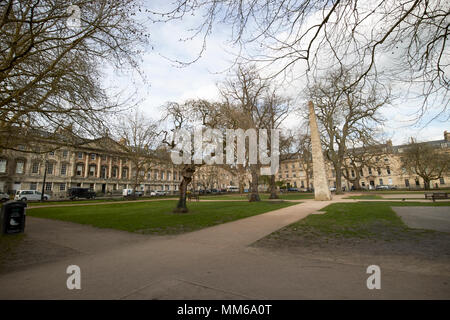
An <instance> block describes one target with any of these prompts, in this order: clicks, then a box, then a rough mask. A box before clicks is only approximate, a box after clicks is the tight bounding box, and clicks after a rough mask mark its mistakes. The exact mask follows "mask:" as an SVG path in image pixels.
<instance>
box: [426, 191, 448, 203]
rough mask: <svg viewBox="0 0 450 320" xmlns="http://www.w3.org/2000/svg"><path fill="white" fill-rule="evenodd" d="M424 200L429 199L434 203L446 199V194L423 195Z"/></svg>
mask: <svg viewBox="0 0 450 320" xmlns="http://www.w3.org/2000/svg"><path fill="white" fill-rule="evenodd" d="M425 199H431V200H433V201H436V199H448V192H432V193H425Z"/></svg>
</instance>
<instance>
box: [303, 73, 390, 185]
mask: <svg viewBox="0 0 450 320" xmlns="http://www.w3.org/2000/svg"><path fill="white" fill-rule="evenodd" d="M355 77H357V75H355V74H354V73H352V72H350V71H349V70H345V69H339V70H337V71H330V72H329V73H327V74H326V76H325V77H323V78H320V79H317V80H316V82H315V83H314V84H312V85H310V86H309V87H308V88H307V89H306V93H307V95H308V97H309V99H310V100H311V101H313V102H314V105H315V111H316V116H317V120H318V124H319V130H320V131H321V138H322V145H323V146H324V148H325V154H326V156H327V158H328V160H329V161H331V163H332V164H333V166H334V169H335V172H336V184H337V186H336V191H337V192H340V191H341V173H342V167H343V164H344V159H345V157H346V156H347V150H348V147H349V144H350V142H351V143H352V147H355V146H358V147H362V146H368V145H374V144H376V143H377V141H376V139H375V137H376V136H377V133H378V127H379V125H380V124H381V123H382V121H383V118H382V117H381V116H380V112H379V111H380V109H381V108H382V107H383V106H385V105H386V104H388V103H389V100H390V92H389V90H385V89H384V88H383V87H380V86H379V85H378V84H377V83H370V82H359V83H358V84H357V85H356V86H349V85H348V84H349V83H352V82H353V81H354V79H355Z"/></svg>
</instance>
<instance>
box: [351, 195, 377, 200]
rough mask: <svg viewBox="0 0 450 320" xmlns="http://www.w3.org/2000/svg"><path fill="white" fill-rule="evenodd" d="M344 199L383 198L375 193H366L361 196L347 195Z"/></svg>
mask: <svg viewBox="0 0 450 320" xmlns="http://www.w3.org/2000/svg"><path fill="white" fill-rule="evenodd" d="M344 199H366V200H371V199H383V197H382V196H378V195H376V194H367V195H362V196H349V197H346V198H344Z"/></svg>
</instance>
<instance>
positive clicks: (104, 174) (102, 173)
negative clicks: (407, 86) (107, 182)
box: [100, 166, 106, 179]
mask: <svg viewBox="0 0 450 320" xmlns="http://www.w3.org/2000/svg"><path fill="white" fill-rule="evenodd" d="M100 175H101V177H102V179H106V167H105V166H103V167H102V171H101V172H100Z"/></svg>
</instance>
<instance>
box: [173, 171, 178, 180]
mask: <svg viewBox="0 0 450 320" xmlns="http://www.w3.org/2000/svg"><path fill="white" fill-rule="evenodd" d="M173 180H177V172H176V171H175V172H174V173H173Z"/></svg>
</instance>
